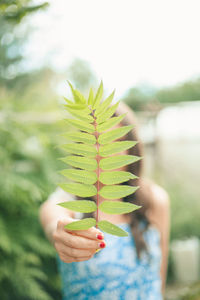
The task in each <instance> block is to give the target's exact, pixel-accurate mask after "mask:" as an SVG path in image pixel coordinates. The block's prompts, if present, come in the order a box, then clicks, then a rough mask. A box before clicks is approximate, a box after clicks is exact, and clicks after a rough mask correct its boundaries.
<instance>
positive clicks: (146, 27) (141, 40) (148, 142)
mask: <svg viewBox="0 0 200 300" xmlns="http://www.w3.org/2000/svg"><path fill="white" fill-rule="evenodd" d="M199 10H200V3H199V1H198V0H197V1H195V0H190V1H184V0H181V1H179V0H173V1H171V0H168V1H162V0H152V1H145V0H142V1H134V0H127V1H116V0H115V1H114V0H109V1H106V0H101V1H94V0H93V1H92V0H84V1H79V0H74V1H66V0H59V1H56V0H51V1H49V2H48V3H46V2H43V1H30V0H16V1H15V0H1V1H0V169H1V176H0V298H1V299H2V300H10V299H11V300H13V299H15V300H18V299H20V300H29V299H30V300H31V299H36V300H53V299H57V300H59V299H61V294H60V286H61V284H60V278H59V276H58V273H57V269H56V263H55V251H54V249H53V247H52V246H50V244H49V242H48V241H47V240H46V239H45V237H44V234H43V232H42V229H41V227H40V224H39V221H38V207H39V206H40V204H41V203H42V202H43V201H44V200H46V199H47V197H48V195H49V193H51V192H53V190H54V189H55V187H56V186H57V182H58V180H59V176H58V174H57V171H58V170H60V169H62V167H63V164H62V163H61V162H60V161H59V160H57V158H58V157H61V153H60V151H59V150H58V149H57V148H56V146H57V145H58V144H60V143H61V137H60V136H59V134H60V133H62V132H63V131H64V130H65V128H64V126H63V122H62V119H63V116H64V113H63V106H62V104H63V103H64V100H63V96H67V97H69V98H71V94H70V91H69V87H68V85H67V83H66V79H68V80H70V81H71V82H72V83H73V84H74V85H75V86H76V88H78V89H80V90H81V91H82V92H83V93H85V95H88V89H89V87H91V86H93V87H94V88H97V87H98V85H99V83H100V80H101V79H102V80H103V83H104V88H105V96H107V95H108V94H110V93H111V92H112V90H113V89H114V88H116V94H115V101H117V100H119V99H120V100H122V101H125V102H126V103H127V104H128V105H130V106H131V108H132V109H133V110H134V111H135V112H136V113H137V116H138V121H139V125H140V137H141V139H142V141H143V143H144V146H145V175H146V176H149V177H150V178H152V179H154V180H155V181H156V182H157V183H158V184H160V185H161V186H162V187H164V188H165V189H166V190H167V192H168V194H169V196H170V201H171V235H170V254H169V266H168V278H167V290H166V299H167V300H172V299H173V300H179V299H181V300H182V299H184V300H185V299H188V300H190V299H193V300H197V299H200V275H199V267H200V259H199V258H200V251H199V238H200V218H199V213H200V202H199V195H200V191H199V178H200V167H199V166H200V155H199V153H200V58H199V53H200V41H199V28H200V19H199Z"/></svg>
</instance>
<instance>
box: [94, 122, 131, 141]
mask: <svg viewBox="0 0 200 300" xmlns="http://www.w3.org/2000/svg"><path fill="white" fill-rule="evenodd" d="M132 128H133V125H128V126H122V127H119V128H116V129H113V130H110V131H108V132H105V133H102V134H101V135H100V136H99V137H98V142H99V144H107V143H111V142H112V141H114V140H116V139H118V138H120V137H122V136H124V135H125V134H127V133H128V132H129V131H130V130H131V129H132Z"/></svg>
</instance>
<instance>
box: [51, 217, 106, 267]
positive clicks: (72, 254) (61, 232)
mask: <svg viewBox="0 0 200 300" xmlns="http://www.w3.org/2000/svg"><path fill="white" fill-rule="evenodd" d="M72 221H74V219H71V218H67V219H64V220H59V221H58V222H57V228H56V230H55V231H54V233H53V235H52V238H53V243H54V247H55V249H56V251H57V252H58V254H59V257H60V259H61V260H62V261H63V262H65V263H71V262H78V261H84V260H88V259H90V258H92V257H93V256H94V254H95V252H96V250H97V249H101V248H104V247H105V246H106V243H105V241H104V240H103V233H102V232H101V231H100V230H98V229H97V228H95V227H91V228H89V229H88V230H68V229H66V228H64V226H65V225H67V224H68V223H71V222H72ZM98 237H99V239H98ZM100 245H101V246H100Z"/></svg>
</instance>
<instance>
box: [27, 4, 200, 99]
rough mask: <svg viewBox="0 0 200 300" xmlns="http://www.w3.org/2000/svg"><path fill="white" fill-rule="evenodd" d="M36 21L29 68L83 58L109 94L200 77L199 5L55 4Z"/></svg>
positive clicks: (33, 20)
mask: <svg viewBox="0 0 200 300" xmlns="http://www.w3.org/2000/svg"><path fill="white" fill-rule="evenodd" d="M49 2H50V7H49V9H48V10H46V11H42V12H39V13H37V14H35V15H34V16H32V18H31V24H32V25H33V26H34V28H35V31H34V33H32V34H31V35H30V37H29V43H28V44H27V47H26V48H25V53H26V57H27V59H28V62H29V63H27V66H28V67H35V66H41V64H45V63H48V64H50V65H52V66H53V67H54V68H56V69H60V70H63V69H66V67H67V66H68V65H69V64H70V62H71V61H72V59H73V58H76V57H77V58H82V59H84V60H86V61H88V63H89V64H90V66H91V68H92V69H93V70H94V72H95V73H96V75H97V78H98V79H99V80H100V79H101V78H102V79H103V82H104V85H105V86H106V87H107V88H108V90H109V91H112V90H113V89H114V88H116V95H117V96H121V94H123V93H124V92H125V91H126V90H127V89H128V88H129V87H131V86H133V85H141V84H145V85H153V86H155V87H162V86H169V85H173V84H176V83H180V82H182V81H184V80H187V79H190V78H195V77H197V76H200V54H199V53H200V39H199V29H200V18H199V12H200V1H199V0H187V1H185V0H167V1H166V0H151V1H149V0H137V1H135V0H123V1H122V0H120V1H119V0H101V1H97V0H73V1H69V0H59V1H58V0H50V1H49Z"/></svg>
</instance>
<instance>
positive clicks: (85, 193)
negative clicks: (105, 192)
mask: <svg viewBox="0 0 200 300" xmlns="http://www.w3.org/2000/svg"><path fill="white" fill-rule="evenodd" d="M59 186H60V187H61V188H62V189H63V190H64V191H66V192H69V193H71V194H73V195H77V196H80V197H92V196H94V195H96V194H97V189H96V187H95V186H94V185H91V184H82V183H60V184H59Z"/></svg>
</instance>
